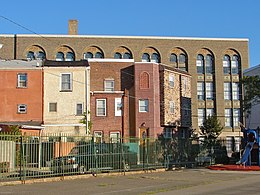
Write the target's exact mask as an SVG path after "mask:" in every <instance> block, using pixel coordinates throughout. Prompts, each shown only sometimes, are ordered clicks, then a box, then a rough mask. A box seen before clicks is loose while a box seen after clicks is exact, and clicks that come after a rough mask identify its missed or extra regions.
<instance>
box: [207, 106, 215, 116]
mask: <svg viewBox="0 0 260 195" xmlns="http://www.w3.org/2000/svg"><path fill="white" fill-rule="evenodd" d="M213 115H214V108H207V110H206V117H207V118H208V116H213Z"/></svg>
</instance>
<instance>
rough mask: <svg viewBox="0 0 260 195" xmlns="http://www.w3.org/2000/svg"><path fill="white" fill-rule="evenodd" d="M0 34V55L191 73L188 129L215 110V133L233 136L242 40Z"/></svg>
mask: <svg viewBox="0 0 260 195" xmlns="http://www.w3.org/2000/svg"><path fill="white" fill-rule="evenodd" d="M69 29H70V31H69V35H40V36H39V35H31V34H27V35H0V43H1V44H3V47H2V49H1V54H0V57H1V58H2V59H43V58H47V59H49V60H57V61H61V60H80V59H89V58H94V59H97V58H105V59H106V58H110V59H111V58H116V59H121V58H124V59H134V61H135V62H149V61H151V62H159V63H162V64H167V65H168V66H170V67H174V68H178V69H181V70H185V71H187V72H188V73H189V74H190V75H191V76H192V82H191V91H192V94H191V97H192V99H191V105H192V108H191V110H192V128H193V129H196V130H199V126H200V125H201V124H202V122H203V120H204V119H205V118H206V116H208V115H211V114H213V113H214V114H216V115H217V117H218V118H219V119H220V121H221V122H222V124H223V125H224V126H225V129H224V132H223V133H222V135H221V136H223V137H226V136H230V137H233V136H239V132H240V128H239V125H238V121H243V118H244V117H243V113H242V111H241V108H240V105H241V103H240V101H241V98H242V95H243V94H242V90H241V86H240V85H239V83H240V80H241V78H242V72H243V70H244V69H246V68H248V67H249V58H248V57H249V56H248V55H249V54H248V39H237V38H185V37H148V36H89V35H78V34H77V22H75V21H72V22H71V23H70V25H69Z"/></svg>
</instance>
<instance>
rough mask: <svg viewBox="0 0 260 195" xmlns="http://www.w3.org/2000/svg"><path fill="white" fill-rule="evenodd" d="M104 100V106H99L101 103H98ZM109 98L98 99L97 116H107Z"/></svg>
mask: <svg viewBox="0 0 260 195" xmlns="http://www.w3.org/2000/svg"><path fill="white" fill-rule="evenodd" d="M101 101H102V102H104V103H103V105H102V106H104V107H99V106H100V105H99V104H98V102H101ZM106 107H107V100H106V99H96V116H106V114H107V108H106ZM99 109H102V110H103V112H102V113H103V114H100V111H99Z"/></svg>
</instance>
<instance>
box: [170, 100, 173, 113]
mask: <svg viewBox="0 0 260 195" xmlns="http://www.w3.org/2000/svg"><path fill="white" fill-rule="evenodd" d="M170 113H172V114H174V102H173V101H170Z"/></svg>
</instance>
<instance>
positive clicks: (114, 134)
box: [109, 131, 120, 143]
mask: <svg viewBox="0 0 260 195" xmlns="http://www.w3.org/2000/svg"><path fill="white" fill-rule="evenodd" d="M109 140H110V143H119V142H120V131H111V132H110V133H109Z"/></svg>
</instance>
